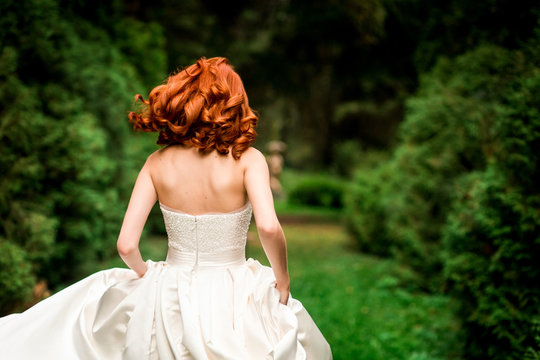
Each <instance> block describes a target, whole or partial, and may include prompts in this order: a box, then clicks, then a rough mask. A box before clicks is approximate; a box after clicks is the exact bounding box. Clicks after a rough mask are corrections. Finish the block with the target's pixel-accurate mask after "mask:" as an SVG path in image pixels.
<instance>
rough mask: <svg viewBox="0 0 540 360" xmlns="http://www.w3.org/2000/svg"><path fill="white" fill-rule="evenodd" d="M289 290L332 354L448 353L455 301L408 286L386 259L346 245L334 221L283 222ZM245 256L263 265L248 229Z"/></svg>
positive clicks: (454, 344) (453, 352)
mask: <svg viewBox="0 0 540 360" xmlns="http://www.w3.org/2000/svg"><path fill="white" fill-rule="evenodd" d="M284 231H285V234H286V236H287V241H288V254H289V269H290V274H291V293H292V296H293V297H294V298H296V299H298V300H300V301H302V303H303V304H304V306H305V307H306V309H307V310H308V312H309V313H310V314H311V316H312V317H313V319H314V320H315V322H316V323H317V325H318V326H319V328H320V329H321V331H322V332H323V334H324V335H325V337H326V338H327V340H328V342H329V343H330V345H331V347H332V351H333V354H334V359H336V360H337V359H347V360H349V359H370V360H376V359H416V360H419V359H455V358H458V354H459V353H460V351H459V346H458V339H457V337H456V333H457V329H458V325H459V324H458V323H457V321H456V320H455V318H454V317H453V314H452V309H453V307H454V304H453V303H452V302H451V301H450V300H449V299H448V298H446V297H444V296H440V295H426V294H422V293H414V291H411V290H408V289H407V286H406V284H407V283H408V281H409V279H410V277H411V275H410V273H409V272H408V271H407V270H406V269H403V268H401V267H399V266H398V265H397V263H396V262H395V261H393V260H381V259H378V258H374V257H370V256H366V255H362V254H359V253H356V252H355V251H353V250H350V249H349V247H348V244H349V239H348V236H347V235H346V233H345V232H344V230H343V229H342V227H341V226H339V225H330V224H297V225H293V224H291V225H284ZM248 244H249V246H248V256H251V257H254V258H256V259H258V260H259V261H261V262H262V263H264V264H267V265H268V262H267V261H266V258H265V256H264V253H263V251H262V248H261V247H260V244H259V242H258V240H257V238H256V235H255V234H254V233H252V234H251V235H250V241H249V243H248Z"/></svg>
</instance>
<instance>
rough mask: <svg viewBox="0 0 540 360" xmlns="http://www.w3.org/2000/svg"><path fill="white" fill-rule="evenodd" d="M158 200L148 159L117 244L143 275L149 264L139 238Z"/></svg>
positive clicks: (124, 256) (138, 178) (126, 259)
mask: <svg viewBox="0 0 540 360" xmlns="http://www.w3.org/2000/svg"><path fill="white" fill-rule="evenodd" d="M156 201H157V194H156V190H155V188H154V184H153V183H152V177H151V176H150V169H149V165H148V160H147V161H146V163H145V164H144V166H143V168H142V169H141V171H140V173H139V176H138V177H137V181H136V182H135V186H134V187H133V192H132V193H131V199H130V200H129V205H128V208H127V210H126V214H125V216H124V222H123V223H122V228H121V229H120V235H119V236H118V241H117V243H116V246H117V248H118V254H119V255H120V257H121V258H122V260H124V262H125V263H126V265H127V266H129V267H130V268H131V269H132V270H133V271H135V272H136V273H137V275H139V276H140V277H142V276H143V275H144V274H145V273H146V270H147V265H146V263H145V262H144V261H143V259H142V257H141V252H140V251H139V240H140V238H141V233H142V231H143V228H144V224H145V223H146V219H147V218H148V214H149V213H150V210H152V207H153V206H154V204H155V203H156Z"/></svg>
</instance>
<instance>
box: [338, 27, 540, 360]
mask: <svg viewBox="0 0 540 360" xmlns="http://www.w3.org/2000/svg"><path fill="white" fill-rule="evenodd" d="M538 37H539V38H540V34H539V36H538ZM539 48H540V47H539V46H538V41H536V40H532V41H530V42H529V43H528V45H527V46H526V47H524V48H523V49H521V50H507V49H503V48H499V47H493V46H480V47H478V48H477V49H475V50H473V51H470V52H468V53H466V54H463V55H462V56H459V57H457V58H455V59H453V60H449V59H441V60H440V61H439V62H438V63H437V65H436V66H435V67H434V68H433V69H432V70H431V71H430V72H429V73H428V74H424V75H423V76H422V79H421V83H420V89H419V91H418V94H417V95H416V96H414V97H413V98H411V99H410V100H409V101H408V102H407V116H406V119H405V121H404V123H403V124H402V126H401V128H400V132H399V136H400V143H399V145H398V146H397V148H396V149H395V151H394V152H393V154H392V156H391V158H390V160H389V162H388V163H387V164H384V165H381V166H379V167H377V168H375V169H373V170H372V171H371V173H357V174H356V176H355V178H354V183H355V185H354V187H353V189H354V190H353V191H352V192H351V198H350V199H348V200H347V211H346V213H347V214H348V217H349V223H350V228H351V230H352V233H353V234H355V236H356V238H357V240H358V242H359V244H360V247H361V248H363V249H365V250H368V251H372V252H375V253H379V254H381V253H382V254H384V250H381V248H380V246H379V244H384V246H385V247H387V248H390V252H391V254H392V255H394V256H395V257H397V258H399V259H400V260H401V261H402V262H403V263H405V264H407V265H409V266H411V267H412V268H413V269H414V270H416V272H417V273H418V274H419V275H421V279H422V283H421V284H420V285H421V286H424V287H425V288H426V289H430V290H432V291H445V292H449V293H450V294H452V295H453V296H455V297H456V299H457V300H458V301H459V302H460V304H461V306H460V315H461V317H462V321H463V324H464V332H465V334H466V335H467V344H466V348H465V352H466V354H467V357H468V358H472V359H481V358H482V359H483V358H493V359H519V358H522V357H523V354H524V353H525V351H526V350H527V349H531V348H532V347H533V346H534V345H535V343H534V336H533V334H534V331H533V327H532V325H531V323H530V319H534V318H536V319H537V318H538V316H539V312H540V290H538V286H537V284H536V282H537V281H538V278H540V267H539V266H538V265H537V259H538V258H539V257H540V212H539V210H538V209H539V208H540V194H539V192H538V185H537V184H539V183H540V162H539V157H540V91H539V89H540V64H539V63H538V60H537V59H538V58H539V55H540V54H539V50H538V49H539ZM374 224H378V225H379V226H380V228H379V230H377V227H376V226H377V225H374ZM529 352H530V351H529Z"/></svg>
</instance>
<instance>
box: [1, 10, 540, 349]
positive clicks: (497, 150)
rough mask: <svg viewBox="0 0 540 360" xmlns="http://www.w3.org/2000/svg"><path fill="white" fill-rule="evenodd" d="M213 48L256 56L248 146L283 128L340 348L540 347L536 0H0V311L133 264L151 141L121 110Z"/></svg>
mask: <svg viewBox="0 0 540 360" xmlns="http://www.w3.org/2000/svg"><path fill="white" fill-rule="evenodd" d="M200 56H206V57H212V56H226V57H228V58H229V59H230V60H231V63H232V64H233V65H234V66H235V68H236V69H237V70H238V72H239V73H240V75H241V76H242V78H243V80H244V83H245V85H246V88H247V91H248V94H249V95H250V104H251V105H252V106H253V107H254V108H255V109H256V110H258V111H259V113H260V115H261V117H260V123H259V127H258V132H259V134H260V136H259V139H258V141H257V143H256V144H255V146H256V147H257V148H259V149H261V150H262V151H265V145H266V143H267V142H268V141H270V140H281V141H284V142H285V143H286V144H287V150H286V152H285V154H284V156H285V164H286V167H287V168H286V171H285V172H284V173H283V176H282V181H283V185H284V189H285V193H284V195H283V196H282V197H278V198H277V199H276V206H277V209H278V212H279V213H280V214H281V216H284V217H286V216H289V217H290V219H296V220H295V221H297V220H298V216H301V215H302V214H304V215H308V216H309V219H310V220H309V221H312V222H313V223H314V224H313V226H312V227H309V226H304V227H300V226H299V225H294V224H292V225H287V226H286V227H285V229H286V232H290V233H291V238H292V241H291V248H290V251H291V252H294V253H295V256H297V260H294V257H291V274H293V275H292V276H293V277H294V276H297V277H298V278H297V279H296V280H297V282H296V284H297V285H294V284H295V282H294V279H293V291H297V294H298V295H297V296H298V297H299V298H300V299H301V300H303V299H305V300H304V302H305V304H306V306H307V308H308V310H309V309H311V308H313V309H314V311H313V316H314V317H315V318H316V320H317V323H318V324H319V325H320V327H321V330H322V331H323V333H325V335H326V334H328V338H329V341H330V344H331V346H332V347H333V350H334V353H335V358H337V359H353V358H358V359H360V358H365V359H378V358H381V359H383V358H384V359H388V358H400V359H402V358H409V359H444V358H447V359H450V358H451V359H455V358H467V359H486V358H489V359H523V358H527V359H539V358H540V341H539V339H540V331H539V330H540V288H539V287H538V285H537V283H538V279H539V278H540V266H539V265H538V260H537V259H538V258H540V192H539V186H538V185H537V184H539V183H540V172H539V171H540V170H539V169H540V163H539V157H540V60H539V59H540V4H539V3H538V2H537V1H533V0H526V1H521V2H515V1H509V0H487V1H481V2H474V1H467V0H451V1H446V2H433V1H428V0H345V1H333V0H317V1H280V0H272V1H256V2H245V1H237V2H235V1H233V2H217V1H210V0H199V1H197V0H185V1H181V2H180V1H165V0H156V1H154V2H152V5H149V3H148V4H147V3H144V2H142V1H140V0H114V1H102V0H99V1H82V0H4V1H2V2H1V3H0V169H1V170H2V174H1V177H0V216H1V219H2V221H1V222H0V254H2V256H0V313H1V314H6V313H9V312H12V311H16V310H21V309H24V308H25V307H26V306H27V305H28V304H29V301H31V300H32V296H33V294H32V291H33V289H34V286H35V284H36V283H38V282H39V281H40V280H43V279H45V280H46V281H47V285H48V287H49V288H50V289H52V290H53V291H54V290H57V289H59V288H61V287H63V286H65V285H67V284H69V283H72V282H73V281H76V280H78V279H80V278H81V277H82V276H84V275H87V274H89V273H91V272H93V271H96V270H97V268H98V267H99V266H105V265H110V264H115V265H121V263H120V262H119V260H118V258H117V257H116V253H115V251H116V249H115V246H114V244H115V241H116V236H117V234H118V230H119V227H120V224H121V221H122V216H123V211H124V210H125V208H126V204H127V200H128V198H129V194H130V191H131V187H132V184H133V181H134V179H135V176H136V174H137V171H138V169H140V167H141V166H142V164H143V163H144V160H145V157H146V156H147V155H148V154H149V153H150V152H151V151H153V150H155V149H157V148H158V147H157V146H156V145H155V140H156V139H155V137H153V136H151V135H148V134H134V133H133V132H132V131H131V129H130V126H129V123H128V121H127V112H128V111H129V110H130V109H133V99H134V95H135V94H137V93H140V94H143V96H146V95H147V94H148V92H149V90H150V89H151V88H152V87H153V86H155V85H157V84H158V83H159V82H160V81H162V80H163V79H164V78H166V76H167V75H168V74H169V73H171V72H174V71H176V70H177V69H178V68H181V67H182V66H185V65H189V64H190V63H192V62H193V61H194V60H195V59H197V58H199V57H200ZM156 210H157V209H156ZM324 219H326V220H327V221H330V222H331V223H332V224H334V225H331V224H327V225H324V223H325V221H324ZM342 219H343V220H344V221H343V222H342V225H343V229H346V230H347V233H345V232H342V231H341V230H340V229H341V228H339V227H337V228H336V227H335V224H336V223H337V224H341V220H342ZM321 224H323V225H321ZM145 231H146V233H145V237H146V239H161V238H160V237H159V236H162V235H163V226H162V220H161V219H160V217H159V212H158V211H154V212H153V213H152V216H151V217H150V219H149V223H148V226H147V227H146V230H145ZM346 234H348V235H346ZM302 237H304V238H302ZM349 239H352V240H351V243H352V244H354V247H352V245H351V243H349V242H348V241H349ZM148 243H149V244H153V243H154V240H151V241H150V240H149V242H148ZM143 244H144V241H143ZM162 245H163V244H161V245H159V246H158V245H156V247H160V246H162ZM304 247H305V248H306V249H308V250H305V251H304V250H302V248H304ZM152 251H154V250H151V249H150V250H149V252H147V253H149V254H152V255H153V254H154V253H153V252H152ZM250 251H252V253H253V254H254V255H258V256H261V255H262V254H261V253H260V248H257V246H255V245H252V247H251V250H250ZM295 261H296V262H295ZM295 273H296V274H297V275H294V274H295ZM325 277H329V278H330V280H329V281H327V282H324V281H322V280H321V279H323V278H325ZM314 284H318V285H320V286H316V285H314ZM294 286H296V288H294ZM335 287H337V289H336V288H335ZM293 295H296V294H293ZM393 312H394V313H395V314H397V315H396V316H395V317H393ZM372 328H378V330H376V331H375V332H374V333H372V334H370V333H369V332H370V329H372Z"/></svg>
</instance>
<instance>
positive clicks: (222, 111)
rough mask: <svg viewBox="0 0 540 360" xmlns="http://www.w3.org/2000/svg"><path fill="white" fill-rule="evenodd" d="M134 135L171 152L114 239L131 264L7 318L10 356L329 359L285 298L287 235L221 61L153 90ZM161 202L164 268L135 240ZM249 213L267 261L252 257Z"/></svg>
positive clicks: (3, 338)
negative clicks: (145, 135) (147, 134)
mask: <svg viewBox="0 0 540 360" xmlns="http://www.w3.org/2000/svg"><path fill="white" fill-rule="evenodd" d="M136 98H137V99H141V100H142V101H143V109H142V111H141V112H132V113H130V114H129V117H130V121H131V122H132V123H133V126H134V128H135V129H136V130H142V131H157V132H159V139H158V144H161V145H166V146H165V147H164V148H162V149H160V150H158V151H156V152H155V153H153V154H151V155H150V156H149V157H148V159H147V161H146V163H145V164H144V166H143V168H142V170H141V171H140V173H139V176H138V178H137V181H136V183H135V187H134V189H133V193H132V195H131V199H130V202H129V205H128V209H127V211H126V214H125V218H124V222H123V224H122V228H121V230H120V235H119V237H118V243H117V246H118V252H119V254H120V256H121V257H122V259H123V260H124V262H125V263H126V264H127V266H129V268H130V269H131V270H128V269H110V270H105V271H101V272H98V273H96V274H93V275H91V276H89V277H88V278H86V279H83V280H81V281H79V282H78V283H76V284H74V285H72V286H70V287H68V288H66V289H64V290H63V291H60V292H59V293H57V294H55V295H53V296H51V297H50V298H48V299H45V300H44V301H42V302H40V303H39V304H37V305H35V306H34V307H32V308H30V309H28V310H27V311H25V312H24V313H22V314H13V315H10V316H7V317H4V318H2V319H0V354H1V357H2V359H38V358H39V359H331V357H332V355H331V352H330V347H329V346H328V343H327V342H326V340H325V339H324V337H323V336H322V334H321V333H320V331H319V330H318V329H317V326H316V325H315V324H314V322H313V320H312V319H311V318H310V316H309V314H308V313H307V312H306V310H305V309H304V308H303V306H302V304H301V303H300V302H299V301H297V300H295V299H293V298H291V297H290V294H289V274H288V270H287V257H286V247H285V237H284V235H283V231H282V229H281V226H280V224H279V222H278V220H277V217H276V214H275V211H274V208H273V199H272V193H271V191H270V185H269V174H268V167H267V165H266V162H265V159H264V157H263V155H262V154H261V153H260V152H259V151H257V150H255V149H254V148H252V147H250V144H251V143H252V142H253V141H254V140H255V137H256V133H255V130H254V127H255V126H256V123H257V117H256V116H255V115H254V113H253V111H252V110H251V109H250V107H249V104H248V98H247V95H246V93H245V90H244V87H243V85H242V81H241V79H240V77H239V76H238V74H236V73H235V72H234V70H233V69H232V67H231V66H230V65H229V63H228V61H227V59H225V58H212V59H208V60H207V59H205V58H202V59H200V60H199V61H197V63H196V64H194V65H191V66H189V67H188V68H186V69H185V70H183V71H180V72H178V73H177V74H175V75H172V76H170V77H169V78H168V81H167V82H166V83H165V84H163V85H160V86H157V87H156V88H154V89H153V90H152V91H151V93H150V96H149V100H148V101H145V100H143V99H142V97H141V96H140V95H137V97H136ZM156 201H159V203H160V207H161V210H162V213H163V217H164V221H165V227H166V230H167V234H168V241H169V250H168V253H167V259H166V261H164V262H157V263H155V262H152V261H150V260H149V261H146V262H144V261H143V260H142V257H141V253H140V252H139V249H138V242H139V238H140V235H141V232H142V230H143V226H144V223H145V222H146V219H147V217H148V214H149V212H150V210H151V209H152V207H153V205H154V204H155V203H156ZM252 211H253V214H254V217H255V221H256V224H257V230H258V232H259V236H260V239H261V242H262V245H263V247H264V250H265V252H266V255H267V257H268V259H269V261H270V264H271V266H272V268H271V269H270V268H268V267H265V266H262V265H261V264H260V263H259V262H257V261H255V260H253V259H248V260H246V259H245V244H246V234H247V230H248V226H249V222H250V219H251V213H252Z"/></svg>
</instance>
